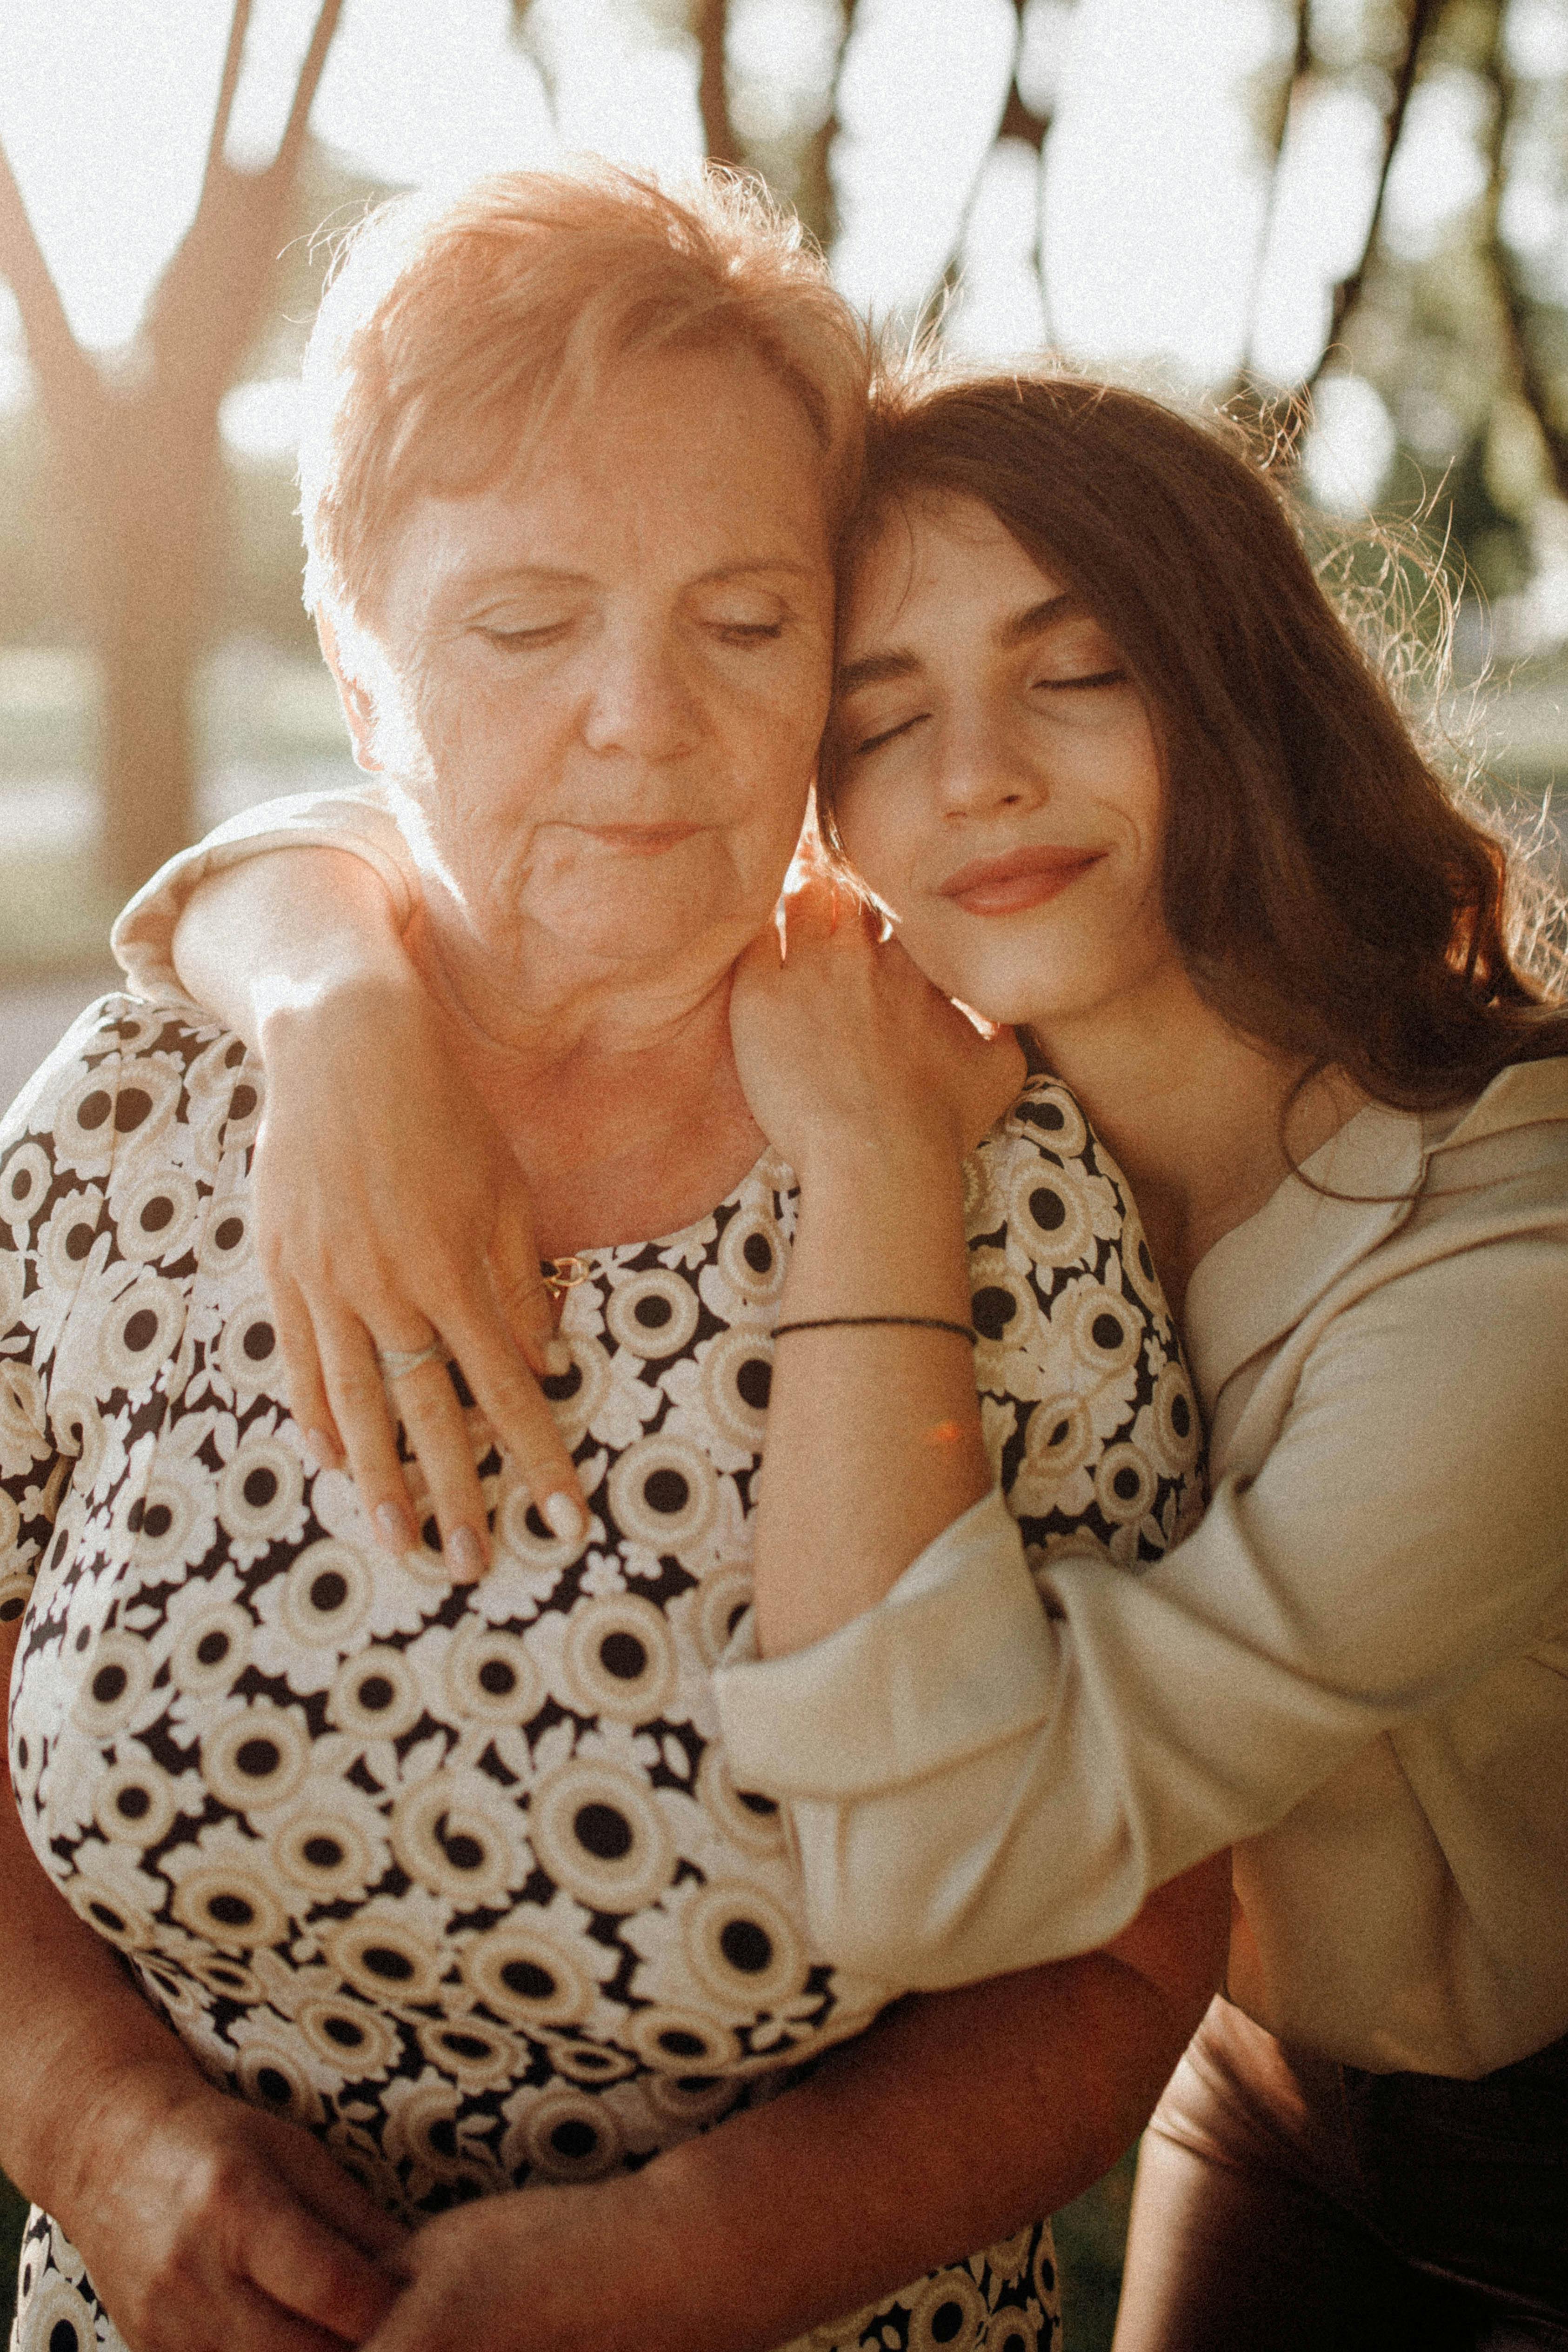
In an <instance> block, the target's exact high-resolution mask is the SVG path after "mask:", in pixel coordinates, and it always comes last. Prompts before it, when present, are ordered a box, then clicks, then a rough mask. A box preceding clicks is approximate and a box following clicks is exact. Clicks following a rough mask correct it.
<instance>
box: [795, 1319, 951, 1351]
mask: <svg viewBox="0 0 1568 2352" xmlns="http://www.w3.org/2000/svg"><path fill="white" fill-rule="evenodd" d="M883 1323H895V1324H898V1325H900V1326H901V1327H903V1328H905V1329H907V1330H912V1331H951V1332H952V1334H953V1337H954V1338H955V1339H967V1341H968V1342H969V1345H970V1347H971V1348H973V1347H975V1346H977V1344H978V1341H979V1337H980V1335H979V1333H978V1332H977V1330H976V1329H975V1328H974V1327H973V1325H972V1324H969V1323H947V1322H945V1321H944V1320H943V1318H941V1316H939V1315H821V1316H818V1317H817V1318H816V1319H815V1320H814V1321H813V1322H810V1323H775V1325H774V1326H773V1337H774V1338H775V1339H783V1338H784V1337H785V1336H786V1334H787V1333H789V1332H790V1331H865V1330H869V1329H871V1328H873V1326H874V1325H877V1324H883Z"/></svg>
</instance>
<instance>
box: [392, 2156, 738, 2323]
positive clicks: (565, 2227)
mask: <svg viewBox="0 0 1568 2352" xmlns="http://www.w3.org/2000/svg"><path fill="white" fill-rule="evenodd" d="M639 2179H640V2176H632V2177H625V2176H620V2177H616V2178H614V2179H609V2180H603V2181H595V2182H586V2183H584V2184H582V2185H581V2186H580V2187H575V2188H570V2189H555V2188H549V2189H547V2188H538V2189H517V2190H513V2191H512V2192H511V2193H510V2194H504V2195H502V2196H499V2197H478V2198H476V2199H474V2200H473V2201H472V2202H471V2203H469V2204H466V2205H460V2206H458V2207H456V2208H455V2210H453V2211H452V2212H450V2213H443V2214H441V2215H440V2216H438V2218H437V2219H436V2220H434V2221H427V2222H426V2223H425V2224H424V2226H423V2228H422V2229H420V2230H417V2231H415V2232H414V2233H413V2236H412V2237H411V2238H409V2239H408V2240H407V2241H406V2242H405V2244H404V2245H403V2247H402V2249H401V2250H400V2252H398V2253H396V2254H394V2255H393V2256H392V2257H391V2258H390V2259H389V2263H388V2267H389V2269H393V2270H396V2271H397V2273H399V2274H400V2276H401V2277H402V2280H403V2282H404V2284H403V2290H402V2294H401V2295H400V2296H399V2297H398V2300H397V2302H396V2304H395V2305H393V2306H392V2310H391V2311H390V2312H389V2313H388V2315H387V2316H386V2317H385V2318H384V2319H383V2320H382V2324H381V2326H379V2327H378V2328H377V2329H376V2331H375V2333H374V2334H373V2335H372V2336H371V2337H370V2339H369V2342H368V2343H367V2344H366V2346H365V2347H364V2352H452V2347H454V2346H456V2345H461V2346H462V2347H463V2352H696V2344H695V2342H693V2341H692V2340H691V2339H690V2338H689V2337H688V2335H687V2333H686V2331H685V2322H684V2320H683V2315H682V2305H683V2302H684V2301H685V2289H684V2285H683V2281H682V2280H681V2278H680V2277H679V2275H678V2274H677V2273H676V2271H675V2268H674V2265H673V2264H670V2265H666V2263H664V2261H663V2259H662V2257H661V2253H660V2248H659V2245H658V2242H657V2233H656V2231H654V2230H653V2229H652V2228H650V2227H649V2226H648V2224H649V2221H651V2219H652V2218H653V2206H652V2203H651V2201H650V2199H649V2196H648V2192H647V2189H645V2188H642V2187H640V2186H639ZM713 2260H714V2262H715V2263H717V2264H720V2265H722V2263H723V2261H724V2250H723V2249H722V2247H715V2248H714V2249H713ZM688 2284H695V2283H688ZM702 2352H709V2348H708V2346H707V2344H706V2339H702ZM714 2352H718V2347H714Z"/></svg>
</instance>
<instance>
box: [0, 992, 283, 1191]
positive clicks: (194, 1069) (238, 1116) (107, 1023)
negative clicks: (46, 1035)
mask: <svg viewBox="0 0 1568 2352" xmlns="http://www.w3.org/2000/svg"><path fill="white" fill-rule="evenodd" d="M261 1106H262V1083H261V1066H260V1063H259V1061H258V1060H257V1059H256V1056H255V1055H252V1054H251V1053H250V1052H249V1051H248V1049H247V1047H246V1045H245V1042H244V1040H243V1039H242V1038H240V1037H237V1036H235V1034H233V1033H232V1031H229V1030H226V1029H225V1028H224V1027H223V1026H222V1025H221V1024H219V1023H217V1022H215V1021H206V1020H203V1019H201V1018H200V1017H199V1016H197V1015H196V1014H194V1013H193V1012H192V1011H191V1009H190V1008H189V1007H187V1006H183V1005H171V1004H160V1003H150V1002H149V1001H148V1000H147V999H146V998H144V997H139V996H131V995H129V994H126V993H122V992H115V993H113V994H110V995H109V996H104V997H100V998H99V1000H98V1001H97V1002H96V1003H92V1004H89V1005H88V1006H87V1008H86V1009H85V1011H84V1012H82V1013H80V1014H79V1015H78V1018H77V1020H76V1021H75V1022H73V1023H72V1024H71V1026H70V1028H69V1029H68V1031H67V1033H66V1034H65V1036H64V1037H63V1038H62V1039H61V1040H60V1043H59V1044H58V1045H57V1046H56V1048H55V1050H54V1052H53V1053H52V1054H51V1055H49V1056H48V1058H47V1061H45V1062H44V1063H43V1065H42V1066H41V1067H40V1068H39V1069H38V1070H37V1071H36V1072H35V1074H34V1076H32V1078H31V1079H29V1081H28V1083H27V1084H26V1087H23V1089H22V1092H21V1093H20V1094H19V1095H18V1096H17V1097H16V1101H15V1103H13V1105H12V1106H11V1108H10V1110H9V1112H8V1113H7V1114H6V1117H5V1121H4V1124H3V1126H0V1159H3V1161H4V1174H3V1175H0V1219H4V1220H5V1221H6V1222H7V1223H10V1225H11V1226H12V1228H13V1234H14V1236H15V1235H16V1234H17V1233H18V1232H23V1233H25V1232H26V1229H27V1228H29V1227H32V1226H35V1225H36V1223H37V1218H38V1214H39V1213H40V1210H41V1208H42V1207H43V1206H44V1205H45V1204H46V1202H47V1198H48V1196H49V1195H50V1193H51V1192H57V1191H58V1190H59V1189H60V1188H61V1187H62V1186H63V1187H65V1188H67V1189H72V1188H76V1187H79V1186H80V1185H81V1184H83V1183H88V1184H101V1183H104V1182H107V1181H110V1180H111V1179H112V1181H113V1182H114V1184H115V1186H116V1189H117V1190H118V1189H119V1188H120V1186H121V1185H122V1184H123V1182H124V1181H126V1178H127V1175H128V1173H130V1172H134V1171H146V1170H147V1169H148V1168H149V1167H150V1166H151V1165H152V1163H155V1162H162V1161H164V1160H168V1159H170V1158H177V1159H187V1158H190V1159H193V1160H194V1161H195V1162H196V1163H199V1164H201V1165H204V1167H206V1168H207V1169H209V1170H215V1168H216V1166H217V1164H218V1161H219V1160H220V1159H222V1158H223V1157H224V1155H225V1154H226V1153H228V1152H232V1151H234V1150H245V1149H248V1147H249V1145H250V1143H251V1142H252V1141H253V1140H254V1138H255V1134H256V1128H257V1126H258V1125H259V1123H260V1118H261Z"/></svg>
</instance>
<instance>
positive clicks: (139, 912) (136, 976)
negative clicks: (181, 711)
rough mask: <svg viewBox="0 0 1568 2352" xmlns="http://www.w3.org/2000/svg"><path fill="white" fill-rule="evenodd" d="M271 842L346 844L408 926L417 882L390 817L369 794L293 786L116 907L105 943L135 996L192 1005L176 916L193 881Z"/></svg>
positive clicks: (218, 830) (217, 832)
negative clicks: (177, 954)
mask: <svg viewBox="0 0 1568 2352" xmlns="http://www.w3.org/2000/svg"><path fill="white" fill-rule="evenodd" d="M269 849H346V850H350V851H351V852H352V854H353V856H356V857H362V858H363V859H364V861H365V863H366V865H367V866H373V867H374V868H375V871H376V872H377V873H378V874H379V875H380V876H381V878H382V881H383V882H384V883H385V885H386V887H387V890H388V892H389V893H390V895H391V898H392V906H393V908H394V911H395V915H396V920H397V925H398V929H400V930H402V929H406V928H407V926H408V924H409V922H410V921H411V919H412V918H413V910H414V908H415V905H416V904H417V902H418V884H417V881H416V880H415V877H414V869H413V860H412V859H411V857H410V856H409V853H408V846H407V844H406V843H405V842H404V840H403V837H402V834H401V833H400V832H399V831H398V827H397V822H396V820H395V818H394V817H393V816H392V814H391V813H390V812H389V811H388V810H387V809H385V808H384V807H382V805H381V804H380V803H379V802H378V801H377V800H376V799H375V798H374V797H373V796H372V795H371V793H369V792H368V791H367V792H366V793H355V794H353V795H348V794H343V795H339V794H337V793H294V794H291V795H290V796H289V797H288V798H287V799H283V800H275V801H263V802H262V803H260V805H259V806H258V807H256V808H249V809H245V810H242V811H241V813H240V814H239V815H238V816H235V817H231V818H230V819H229V821H228V823H227V824H220V825H218V826H216V827H215V828H214V831H213V832H211V833H209V834H208V835H206V837H205V839H204V840H203V841H199V842H197V844H196V845H195V846H194V847H193V848H192V849H183V850H181V851H180V852H179V854H178V856H174V857H171V858H170V860H169V862H168V864H167V865H166V866H160V867H159V869H158V871H157V873H156V874H154V875H153V877H152V880H151V881H150V882H144V883H143V884H142V886H141V889H140V890H138V892H137V893H136V896H135V897H134V898H132V899H131V901H130V902H129V904H128V905H126V906H125V907H123V908H121V909H120V914H119V917H118V918H117V919H116V921H115V925H114V929H112V930H111V931H110V946H111V947H112V948H113V950H114V952H115V955H116V957H117V958H118V959H119V961H120V967H121V969H122V971H124V972H125V974H126V977H127V978H128V979H129V981H130V982H131V987H132V988H133V989H134V990H135V991H136V992H137V993H138V994H139V995H141V996H147V997H152V998H154V999H156V1000H157V1001H158V1002H159V1003H168V1002H171V1001H172V1002H173V1003H179V1004H183V1005H191V1004H192V1001H193V1000H192V999H191V997H190V995H189V994H188V993H187V992H186V991H185V990H184V989H183V987H182V986H181V984H180V977H179V974H178V973H177V972H176V971H175V969H174V958H173V948H174V931H175V927H176V925H177V924H178V922H179V920H180V917H181V916H182V914H183V912H184V910H185V908H186V906H187V904H188V903H189V901H190V898H191V896H192V894H193V891H194V890H195V889H196V887H197V886H198V884H200V883H203V882H204V881H206V880H207V879H208V877H209V876H211V875H214V874H221V873H223V872H224V871H225V869H226V868H227V867H229V866H240V865H243V864H244V862H245V860H246V858H247V857H259V856H262V855H263V854H264V853H265V852H266V851H267V850H269ZM196 1009H198V1010H199V1009H200V1008H196Z"/></svg>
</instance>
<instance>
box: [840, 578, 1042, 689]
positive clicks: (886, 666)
mask: <svg viewBox="0 0 1568 2352" xmlns="http://www.w3.org/2000/svg"><path fill="white" fill-rule="evenodd" d="M1082 609H1083V599H1082V596H1080V595H1079V594H1078V593H1077V591H1076V590H1075V589H1071V588H1063V589H1061V590H1059V592H1058V593H1056V594H1055V595H1054V596H1042V597H1041V598H1040V602H1039V604H1030V605H1029V606H1028V607H1027V608H1026V609H1025V610H1024V611H1023V612H1021V613H1015V614H1013V615H1012V617H1011V619H1010V620H1008V621H1004V622H1003V624H1002V625H1001V627H1000V628H999V629H998V631H997V643H998V646H1001V647H1002V648H1003V649H1004V650H1005V651H1007V652H1011V650H1012V649H1013V647H1014V646H1026V645H1028V644H1030V642H1031V640H1032V639H1034V638H1035V637H1038V636H1042V635H1044V633H1045V631H1046V630H1047V629H1051V628H1054V627H1055V625H1056V624H1057V622H1058V621H1065V620H1070V619H1071V617H1072V615H1073V614H1076V613H1080V612H1082ZM920 667H921V663H920V660H919V657H918V656H916V655H915V654H913V653H905V652H903V651H894V652H892V653H885V654H868V655H867V656H866V657H865V659H864V660H863V661H855V662H846V663H845V664H844V665H843V667H841V669H840V671H839V673H838V677H837V678H836V680H835V681H834V682H835V685H836V686H837V688H838V691H839V692H840V693H841V694H853V693H854V692H855V691H856V689H857V688H860V687H862V686H882V685H884V684H885V683H886V682H887V680H888V679H890V678H896V677H914V676H915V673H916V671H917V670H918V669H919V668H920Z"/></svg>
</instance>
